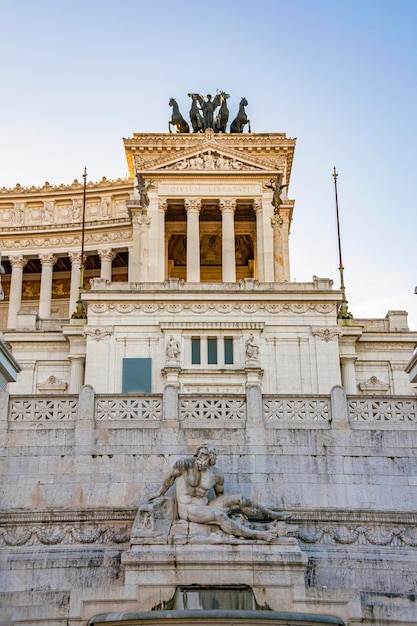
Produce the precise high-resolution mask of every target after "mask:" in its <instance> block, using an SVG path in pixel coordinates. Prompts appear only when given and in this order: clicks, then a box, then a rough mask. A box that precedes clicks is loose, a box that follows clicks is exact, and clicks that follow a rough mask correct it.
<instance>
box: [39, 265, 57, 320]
mask: <svg viewBox="0 0 417 626" xmlns="http://www.w3.org/2000/svg"><path fill="white" fill-rule="evenodd" d="M39 259H40V261H41V264H42V275H41V293H40V297H39V317H40V318H41V319H48V318H50V317H51V300H52V274H53V268H54V265H55V263H56V256H54V255H53V254H40V255H39Z"/></svg>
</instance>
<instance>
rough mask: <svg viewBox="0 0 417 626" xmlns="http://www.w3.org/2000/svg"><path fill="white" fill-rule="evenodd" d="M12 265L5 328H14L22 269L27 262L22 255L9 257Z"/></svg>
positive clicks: (19, 297) (20, 294)
mask: <svg viewBox="0 0 417 626" xmlns="http://www.w3.org/2000/svg"><path fill="white" fill-rule="evenodd" d="M9 259H10V263H11V265H12V276H11V281H10V298H9V315H8V318H7V328H16V326H17V314H18V312H19V310H20V305H21V303H22V282H23V268H24V267H25V265H26V263H27V260H26V259H25V258H24V257H23V255H19V256H12V257H9Z"/></svg>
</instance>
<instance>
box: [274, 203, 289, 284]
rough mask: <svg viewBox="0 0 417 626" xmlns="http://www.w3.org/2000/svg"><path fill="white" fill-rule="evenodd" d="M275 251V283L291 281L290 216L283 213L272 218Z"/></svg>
mask: <svg viewBox="0 0 417 626" xmlns="http://www.w3.org/2000/svg"><path fill="white" fill-rule="evenodd" d="M271 226H272V229H273V233H274V235H273V243H274V245H273V249H274V282H275V283H283V282H285V281H287V282H289V281H290V257H289V248H288V233H289V216H288V214H287V213H285V212H283V213H280V214H277V215H273V216H272V217H271Z"/></svg>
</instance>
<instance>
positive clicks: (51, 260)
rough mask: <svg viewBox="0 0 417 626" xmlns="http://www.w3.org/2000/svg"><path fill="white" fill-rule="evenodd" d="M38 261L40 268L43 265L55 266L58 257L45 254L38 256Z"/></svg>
mask: <svg viewBox="0 0 417 626" xmlns="http://www.w3.org/2000/svg"><path fill="white" fill-rule="evenodd" d="M38 256H39V260H40V262H41V264H42V267H43V266H44V265H55V263H56V262H57V259H58V257H56V256H54V255H53V254H51V253H47V254H39V255H38Z"/></svg>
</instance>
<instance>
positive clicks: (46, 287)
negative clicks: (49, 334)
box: [7, 249, 116, 328]
mask: <svg viewBox="0 0 417 626" xmlns="http://www.w3.org/2000/svg"><path fill="white" fill-rule="evenodd" d="M98 255H99V257H100V260H101V271H100V277H101V278H105V279H106V280H110V281H111V278H112V261H113V259H114V257H115V256H116V251H114V250H112V249H104V250H98ZM68 257H69V259H70V261H71V282H70V295H69V306H68V317H71V315H72V313H73V312H74V311H75V305H76V302H77V299H78V292H79V287H80V266H81V253H80V252H69V253H68ZM38 258H39V260H40V262H41V268H42V271H41V284H40V295H39V309H38V315H39V317H40V318H41V319H48V318H50V317H51V304H52V278H53V268H54V265H55V263H56V261H57V259H58V256H57V255H56V254H53V253H51V252H48V253H45V254H39V255H38ZM9 261H10V264H11V268H12V273H11V280H10V296H9V309H8V316H7V328H16V326H17V314H18V312H19V310H20V308H21V305H22V287H23V269H24V267H25V265H26V264H27V262H28V257H27V258H25V256H24V255H22V254H17V255H9Z"/></svg>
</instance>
